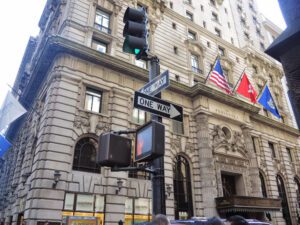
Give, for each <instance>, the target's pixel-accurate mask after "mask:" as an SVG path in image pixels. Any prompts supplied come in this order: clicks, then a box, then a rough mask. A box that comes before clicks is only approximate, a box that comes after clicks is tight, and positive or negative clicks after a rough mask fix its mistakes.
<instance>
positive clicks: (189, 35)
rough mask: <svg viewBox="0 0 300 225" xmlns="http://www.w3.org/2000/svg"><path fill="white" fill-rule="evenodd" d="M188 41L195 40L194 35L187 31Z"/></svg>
mask: <svg viewBox="0 0 300 225" xmlns="http://www.w3.org/2000/svg"><path fill="white" fill-rule="evenodd" d="M188 39H192V40H196V33H194V32H192V31H188Z"/></svg>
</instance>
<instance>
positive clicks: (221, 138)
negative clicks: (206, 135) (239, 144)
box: [211, 125, 228, 148]
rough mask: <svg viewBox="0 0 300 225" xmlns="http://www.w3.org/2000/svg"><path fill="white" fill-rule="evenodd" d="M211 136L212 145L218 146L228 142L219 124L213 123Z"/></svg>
mask: <svg viewBox="0 0 300 225" xmlns="http://www.w3.org/2000/svg"><path fill="white" fill-rule="evenodd" d="M211 135H212V136H213V147H214V148H217V147H218V146H220V145H222V144H225V145H227V144H228V140H227V139H226V136H225V133H224V132H223V130H222V128H221V126H219V125H215V126H214V130H213V132H212V133H211Z"/></svg>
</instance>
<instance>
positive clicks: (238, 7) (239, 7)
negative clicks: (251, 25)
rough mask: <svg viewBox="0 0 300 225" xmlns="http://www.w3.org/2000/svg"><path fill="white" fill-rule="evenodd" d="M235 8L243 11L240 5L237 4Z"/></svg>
mask: <svg viewBox="0 0 300 225" xmlns="http://www.w3.org/2000/svg"><path fill="white" fill-rule="evenodd" d="M237 9H238V11H239V12H240V13H241V12H242V11H243V8H242V6H241V5H237Z"/></svg>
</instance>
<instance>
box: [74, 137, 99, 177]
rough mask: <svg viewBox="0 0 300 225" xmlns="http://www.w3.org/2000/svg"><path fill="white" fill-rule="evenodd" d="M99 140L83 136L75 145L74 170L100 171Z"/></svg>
mask: <svg viewBox="0 0 300 225" xmlns="http://www.w3.org/2000/svg"><path fill="white" fill-rule="evenodd" d="M97 149H98V142H97V140H96V139H94V138H92V137H84V138H81V139H80V140H79V141H78V142H77V143H76V146H75V151H74V160H73V170H80V171H86V172H92V173H100V167H99V166H98V165H97V164H96V154H97Z"/></svg>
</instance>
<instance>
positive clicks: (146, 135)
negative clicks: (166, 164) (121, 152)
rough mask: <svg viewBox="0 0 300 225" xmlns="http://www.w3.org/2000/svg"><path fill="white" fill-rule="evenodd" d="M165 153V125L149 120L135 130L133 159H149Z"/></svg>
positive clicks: (137, 160) (143, 160)
mask: <svg viewBox="0 0 300 225" xmlns="http://www.w3.org/2000/svg"><path fill="white" fill-rule="evenodd" d="M164 154H165V126H164V125H163V124H161V123H159V122H157V121H150V122H148V123H146V124H145V125H143V126H141V127H139V128H138V129H137V131H136V143H135V161H136V162H145V161H151V160H153V159H156V158H158V157H161V156H163V155H164Z"/></svg>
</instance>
